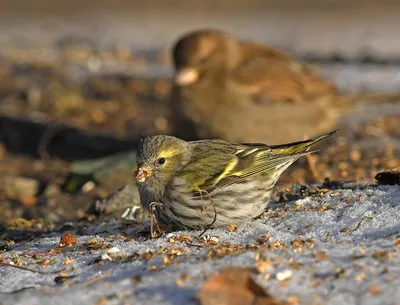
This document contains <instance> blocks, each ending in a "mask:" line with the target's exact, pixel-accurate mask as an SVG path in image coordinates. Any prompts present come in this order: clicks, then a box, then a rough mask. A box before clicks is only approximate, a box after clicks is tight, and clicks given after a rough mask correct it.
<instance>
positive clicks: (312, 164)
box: [306, 154, 322, 181]
mask: <svg viewBox="0 0 400 305" xmlns="http://www.w3.org/2000/svg"><path fill="white" fill-rule="evenodd" d="M306 158H307V161H308V165H309V166H310V170H311V173H312V175H313V176H314V178H315V179H316V181H321V180H322V178H321V176H320V174H319V173H318V170H317V168H316V166H315V158H314V156H312V155H311V154H308V155H306Z"/></svg>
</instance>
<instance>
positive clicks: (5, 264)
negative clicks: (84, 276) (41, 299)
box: [0, 263, 66, 274]
mask: <svg viewBox="0 0 400 305" xmlns="http://www.w3.org/2000/svg"><path fill="white" fill-rule="evenodd" d="M0 266H5V267H13V268H17V269H21V270H26V271H30V272H34V273H40V274H53V273H60V272H62V271H64V270H65V268H66V267H64V268H62V269H60V270H55V271H40V270H34V269H30V268H27V267H22V266H17V265H14V264H10V263H0Z"/></svg>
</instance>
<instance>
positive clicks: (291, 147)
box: [270, 129, 339, 155]
mask: <svg viewBox="0 0 400 305" xmlns="http://www.w3.org/2000/svg"><path fill="white" fill-rule="evenodd" d="M338 131H339V130H338V129H336V130H334V131H331V132H329V133H327V134H324V135H321V136H317V137H314V138H311V139H308V140H304V141H299V142H293V143H287V144H280V145H273V146H270V147H271V149H272V152H273V153H276V154H288V155H289V154H298V153H306V152H308V150H309V148H310V147H311V146H312V145H314V144H316V143H318V142H321V141H322V140H325V139H327V138H329V137H331V136H333V135H334V134H336V133H337V132H338Z"/></svg>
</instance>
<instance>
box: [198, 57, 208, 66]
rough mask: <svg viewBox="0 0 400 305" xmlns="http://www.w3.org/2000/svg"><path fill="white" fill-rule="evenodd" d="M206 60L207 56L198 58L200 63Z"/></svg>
mask: <svg viewBox="0 0 400 305" xmlns="http://www.w3.org/2000/svg"><path fill="white" fill-rule="evenodd" d="M207 61H208V57H202V58H200V59H199V63H200V64H205V63H206V62H207Z"/></svg>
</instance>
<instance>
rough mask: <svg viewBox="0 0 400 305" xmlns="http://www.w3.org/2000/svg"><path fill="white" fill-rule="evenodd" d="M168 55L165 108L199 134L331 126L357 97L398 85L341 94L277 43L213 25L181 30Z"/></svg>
mask: <svg viewBox="0 0 400 305" xmlns="http://www.w3.org/2000/svg"><path fill="white" fill-rule="evenodd" d="M172 57H173V63H174V67H175V71H176V75H175V79H174V87H173V89H172V94H171V103H172V106H171V108H172V109H173V111H174V113H175V115H176V117H177V118H178V117H179V116H182V117H184V118H186V119H188V120H189V121H190V122H191V123H192V124H193V126H194V129H195V131H196V132H197V134H198V136H199V137H200V138H213V137H217V138H221V139H225V140H228V141H234V142H266V143H269V144H276V143H279V142H282V141H294V140H295V139H299V138H302V137H304V135H315V134H318V133H321V132H324V131H326V130H329V129H332V128H334V127H335V126H336V125H337V119H338V117H339V116H341V115H343V114H345V113H348V112H349V111H351V109H352V108H354V103H355V102H357V101H365V100H367V101H373V102H375V101H388V100H389V99H395V100H399V99H400V94H396V93H394V94H378V95H367V94H364V95H363V94H361V95H360V94H353V95H346V94H341V93H340V92H339V91H338V90H337V89H336V87H335V86H334V85H333V84H332V83H330V82H329V81H328V80H325V79H324V78H322V77H320V76H319V75H318V73H317V72H316V71H315V70H313V69H312V68H311V67H308V66H307V65H305V64H302V63H299V62H297V61H296V60H294V59H293V58H292V57H290V56H289V55H287V54H285V53H283V52H281V51H280V50H277V49H273V48H271V47H269V46H267V45H262V44H259V43H256V42H250V41H240V40H237V39H235V38H234V37H233V36H231V35H230V34H228V33H226V32H224V31H221V30H217V29H200V30H195V31H192V32H190V33H187V34H185V35H183V36H182V37H181V38H180V39H178V41H177V42H176V44H175V45H174V47H173V49H172ZM186 124H188V123H186ZM179 129H184V128H183V127H181V126H178V130H179Z"/></svg>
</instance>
